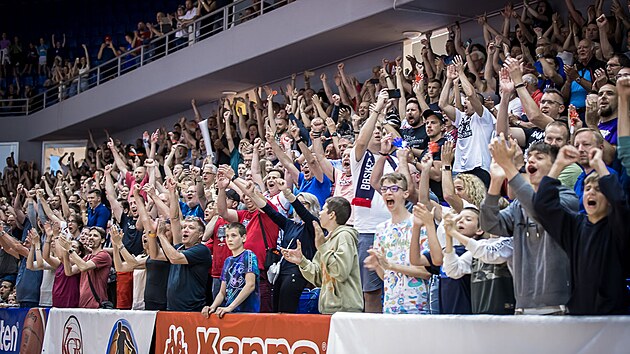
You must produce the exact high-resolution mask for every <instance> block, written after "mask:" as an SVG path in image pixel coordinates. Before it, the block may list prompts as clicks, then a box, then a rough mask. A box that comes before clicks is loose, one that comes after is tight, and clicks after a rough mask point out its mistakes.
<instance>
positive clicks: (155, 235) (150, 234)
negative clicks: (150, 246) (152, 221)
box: [148, 232, 157, 238]
mask: <svg viewBox="0 0 630 354" xmlns="http://www.w3.org/2000/svg"><path fill="white" fill-rule="evenodd" d="M148 236H149V237H152V238H155V237H157V234H156V233H155V232H149V234H148Z"/></svg>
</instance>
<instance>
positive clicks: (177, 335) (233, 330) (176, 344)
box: [155, 311, 330, 354]
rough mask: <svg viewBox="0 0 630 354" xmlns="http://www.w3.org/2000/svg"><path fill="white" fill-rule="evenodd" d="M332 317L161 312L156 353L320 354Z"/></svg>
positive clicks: (156, 329)
mask: <svg viewBox="0 0 630 354" xmlns="http://www.w3.org/2000/svg"><path fill="white" fill-rule="evenodd" d="M329 329H330V316H326V315H287V314H227V315H225V316H224V317H223V318H222V319H219V318H218V317H216V316H214V315H213V316H210V318H208V319H206V318H204V317H203V316H201V314H200V313H188V312H162V311H161V312H158V314H157V320H156V324H155V331H156V333H155V339H156V351H155V352H156V353H187V354H195V353H197V354H201V353H204V354H205V353H217V354H218V353H235V354H237V353H238V354H249V353H258V354H263V353H265V354H266V353H273V354H276V353H282V354H320V353H326V350H327V349H328V345H327V340H328V330H329Z"/></svg>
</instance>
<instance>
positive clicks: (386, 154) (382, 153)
mask: <svg viewBox="0 0 630 354" xmlns="http://www.w3.org/2000/svg"><path fill="white" fill-rule="evenodd" d="M378 153H379V155H381V156H389V153H388V152H380V151H379V152H378Z"/></svg>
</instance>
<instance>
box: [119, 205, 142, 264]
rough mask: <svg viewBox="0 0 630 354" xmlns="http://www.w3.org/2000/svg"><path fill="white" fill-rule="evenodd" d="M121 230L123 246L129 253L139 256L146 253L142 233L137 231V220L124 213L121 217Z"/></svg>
mask: <svg viewBox="0 0 630 354" xmlns="http://www.w3.org/2000/svg"><path fill="white" fill-rule="evenodd" d="M120 228H121V229H122V230H123V239H122V241H123V245H124V246H125V248H126V249H127V251H129V253H131V254H133V255H134V256H137V255H139V254H141V253H142V252H143V251H144V247H143V246H142V232H141V231H139V230H138V229H136V219H134V218H133V217H131V216H129V215H128V214H125V213H122V215H121V217H120Z"/></svg>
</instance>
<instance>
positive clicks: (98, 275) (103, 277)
mask: <svg viewBox="0 0 630 354" xmlns="http://www.w3.org/2000/svg"><path fill="white" fill-rule="evenodd" d="M83 259H84V260H85V261H86V262H87V261H90V260H91V261H92V262H94V264H95V265H96V269H92V270H88V271H87V272H81V284H80V285H79V307H81V308H84V309H97V308H99V305H100V304H99V303H97V302H96V299H95V298H94V295H93V294H92V290H91V289H90V283H89V281H88V274H89V276H90V279H91V280H92V285H94V291H96V294H98V296H99V297H100V298H101V301H105V300H107V278H108V277H109V269H110V268H111V266H112V257H111V256H110V255H109V253H107V252H106V251H100V252H98V253H97V254H95V255H93V254H88V255H87V256H85V257H83Z"/></svg>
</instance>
